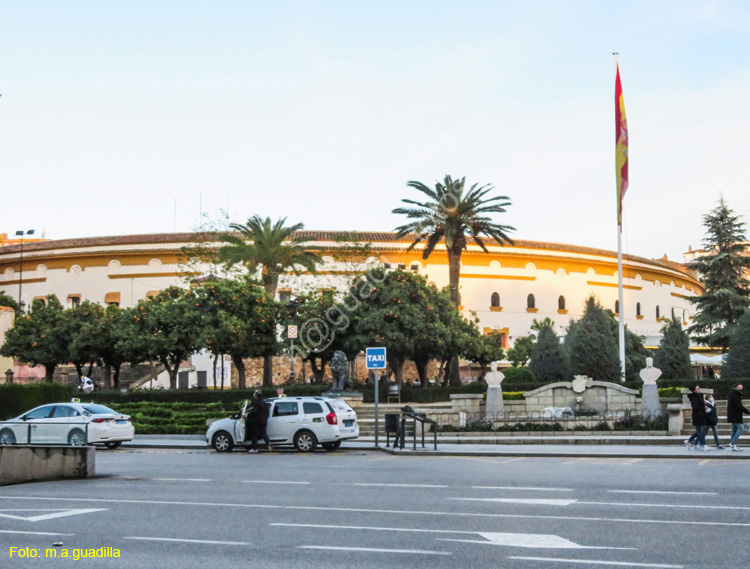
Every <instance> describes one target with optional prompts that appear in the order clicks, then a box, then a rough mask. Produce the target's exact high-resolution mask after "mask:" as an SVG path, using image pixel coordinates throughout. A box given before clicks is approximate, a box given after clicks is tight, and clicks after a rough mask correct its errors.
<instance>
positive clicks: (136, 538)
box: [123, 537, 252, 545]
mask: <svg viewBox="0 0 750 569" xmlns="http://www.w3.org/2000/svg"><path fill="white" fill-rule="evenodd" d="M123 539H135V540H138V541H169V542H178V543H208V544H213V545H252V544H250V543H248V542H246V541H213V540H210V539H176V538H172V537H123Z"/></svg>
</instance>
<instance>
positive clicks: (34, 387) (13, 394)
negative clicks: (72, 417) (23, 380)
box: [0, 382, 76, 421]
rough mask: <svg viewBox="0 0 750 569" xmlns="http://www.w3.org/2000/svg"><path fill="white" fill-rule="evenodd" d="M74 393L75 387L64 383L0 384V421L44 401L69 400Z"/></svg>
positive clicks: (42, 403)
mask: <svg viewBox="0 0 750 569" xmlns="http://www.w3.org/2000/svg"><path fill="white" fill-rule="evenodd" d="M75 393H76V391H75V389H74V388H73V387H71V386H69V385H67V384H65V383H46V382H44V383H32V384H29V385H21V384H18V383H11V384H3V385H0V421H5V420H7V419H12V418H13V417H17V416H18V415H20V414H21V413H24V412H26V411H28V410H30V409H33V408H34V407H38V406H39V405H44V404H45V403H55V402H60V401H70V399H71V398H72V397H75V396H76V395H75Z"/></svg>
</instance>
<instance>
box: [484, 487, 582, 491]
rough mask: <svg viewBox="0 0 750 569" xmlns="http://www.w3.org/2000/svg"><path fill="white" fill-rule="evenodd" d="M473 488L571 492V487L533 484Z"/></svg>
mask: <svg viewBox="0 0 750 569" xmlns="http://www.w3.org/2000/svg"><path fill="white" fill-rule="evenodd" d="M472 488H473V489H475V490H539V491H541V492H572V491H573V489H572V488H538V487H534V486H472Z"/></svg>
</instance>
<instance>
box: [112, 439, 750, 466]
mask: <svg viewBox="0 0 750 569" xmlns="http://www.w3.org/2000/svg"><path fill="white" fill-rule="evenodd" d="M541 438H542V437H518V438H516V439H514V443H513V444H507V440H497V439H493V440H492V441H491V442H489V441H488V442H486V443H484V442H483V443H474V444H456V443H454V442H452V441H451V442H447V441H442V440H441V439H440V438H438V445H437V446H438V448H437V450H434V449H433V445H432V441H428V440H427V438H425V448H422V447H421V442H420V441H417V449H416V450H414V448H413V441H412V440H407V441H406V442H407V444H405V445H404V448H403V450H402V449H400V448H399V449H393V448H386V446H385V444H386V440H385V438H381V439H380V440H379V445H380V448H379V449H377V448H375V443H374V438H373V437H363V438H361V439H357V440H355V441H345V442H344V443H343V444H342V445H341V450H366V451H378V450H379V451H380V452H386V453H389V454H392V455H398V456H472V457H480V456H481V457H493V456H494V457H575V458H688V459H699V460H705V459H711V460H714V459H722V460H750V446H745V445H742V446H741V447H740V448H744V449H745V450H744V452H733V451H732V450H731V449H729V448H726V449H724V450H717V449H715V448H713V447H709V448H710V450H707V451H699V450H689V449H687V448H685V446H684V445H683V444H682V441H683V439H684V437H619V438H618V437H607V438H606V439H601V438H595V437H575V436H570V437H564V440H565V441H566V442H565V443H562V444H561V443H558V444H550V443H547V442H546V441H545V442H541V441H539V440H538V439H541ZM560 438H561V437H558V440H559V439H560ZM523 439H528V440H523ZM613 439H614V440H613ZM653 439H657V440H656V441H655V440H653ZM600 441H601V442H600ZM555 442H557V441H555ZM740 442H741V443H746V441H745V440H743V439H740ZM122 448H123V449H134V448H168V449H186V450H206V449H209V448H210V447H209V446H207V445H206V440H205V438H204V437H203V436H202V435H136V436H135V438H134V439H133V440H132V441H131V442H127V443H123V445H122Z"/></svg>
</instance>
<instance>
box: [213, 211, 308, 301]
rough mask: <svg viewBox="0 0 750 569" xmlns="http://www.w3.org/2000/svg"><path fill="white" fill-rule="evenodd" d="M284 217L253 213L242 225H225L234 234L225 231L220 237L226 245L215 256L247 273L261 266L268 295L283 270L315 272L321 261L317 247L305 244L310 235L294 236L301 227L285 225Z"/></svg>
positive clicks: (274, 294)
mask: <svg viewBox="0 0 750 569" xmlns="http://www.w3.org/2000/svg"><path fill="white" fill-rule="evenodd" d="M285 223H286V217H284V218H282V219H279V220H278V221H276V222H275V223H274V222H272V221H271V218H270V217H266V218H265V219H263V218H261V217H260V216H258V215H254V216H253V217H251V218H250V219H248V220H247V223H245V224H244V225H242V224H239V223H233V224H231V225H230V226H229V227H230V228H231V229H233V230H234V231H236V232H238V233H239V234H237V233H226V234H224V235H222V236H221V240H222V241H223V242H224V243H226V245H224V246H222V247H220V248H219V259H220V260H221V261H223V262H224V263H227V264H229V265H237V264H240V265H243V266H245V267H246V268H247V269H248V271H250V273H251V274H253V273H255V272H256V271H257V270H258V268H260V269H261V282H262V283H263V287H264V288H265V289H266V293H267V294H268V296H269V297H270V298H274V297H275V296H276V289H277V288H278V286H279V277H280V276H281V275H282V274H284V273H285V272H287V271H291V272H293V273H294V274H295V275H298V274H299V273H300V272H301V271H303V270H305V271H310V272H311V273H313V274H315V268H316V266H317V264H318V263H320V262H321V258H320V256H319V255H318V254H317V253H316V252H315V251H316V250H319V247H314V246H312V245H308V244H307V243H308V242H309V241H310V240H311V238H310V237H303V236H300V235H294V232H295V231H300V230H301V229H303V228H304V227H305V226H304V224H302V223H295V224H294V225H290V226H288V227H285V226H284V224H285Z"/></svg>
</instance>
